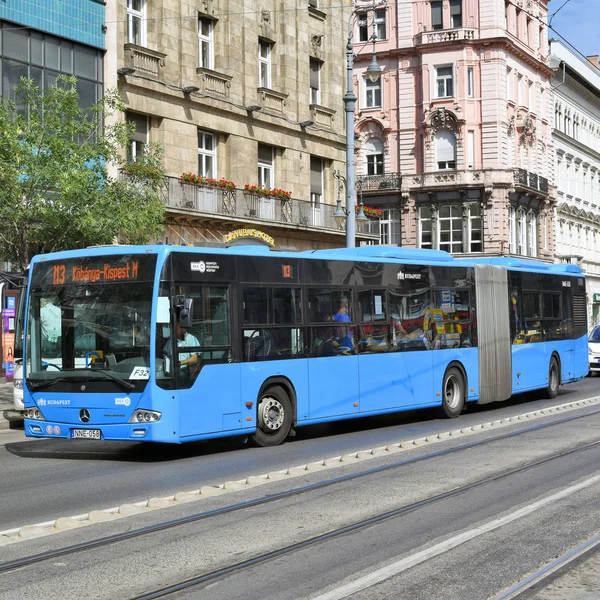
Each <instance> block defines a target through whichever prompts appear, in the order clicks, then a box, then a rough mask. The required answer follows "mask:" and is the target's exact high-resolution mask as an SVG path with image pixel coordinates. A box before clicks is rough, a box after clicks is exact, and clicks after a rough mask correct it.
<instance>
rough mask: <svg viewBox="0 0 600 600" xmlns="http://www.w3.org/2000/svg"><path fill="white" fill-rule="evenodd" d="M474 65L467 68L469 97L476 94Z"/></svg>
mask: <svg viewBox="0 0 600 600" xmlns="http://www.w3.org/2000/svg"><path fill="white" fill-rule="evenodd" d="M473 78H474V73H473V67H469V68H468V69H467V97H469V98H472V97H473V96H474V95H475V81H474V79H473Z"/></svg>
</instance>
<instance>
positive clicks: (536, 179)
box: [513, 169, 548, 194]
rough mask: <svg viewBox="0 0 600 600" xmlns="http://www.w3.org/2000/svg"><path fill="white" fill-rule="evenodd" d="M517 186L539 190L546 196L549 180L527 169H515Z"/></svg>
mask: <svg viewBox="0 0 600 600" xmlns="http://www.w3.org/2000/svg"><path fill="white" fill-rule="evenodd" d="M513 176H514V182H515V185H521V186H523V187H527V188H530V189H532V190H538V191H540V192H542V193H544V194H547V193H548V180H547V179H546V178H545V177H542V176H541V175H538V174H537V173H532V172H531V171H526V170H525V169H513Z"/></svg>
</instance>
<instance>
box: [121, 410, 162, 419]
mask: <svg viewBox="0 0 600 600" xmlns="http://www.w3.org/2000/svg"><path fill="white" fill-rule="evenodd" d="M160 417H161V413H159V412H157V411H155V410H144V409H142V408H140V409H138V410H136V411H135V412H134V413H133V415H131V419H129V422H130V423H142V422H143V423H154V422H156V421H159V420H160Z"/></svg>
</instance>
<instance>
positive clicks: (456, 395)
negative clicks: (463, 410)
mask: <svg viewBox="0 0 600 600" xmlns="http://www.w3.org/2000/svg"><path fill="white" fill-rule="evenodd" d="M444 395H445V397H446V404H447V405H448V407H449V408H456V407H457V406H458V403H459V402H460V385H459V383H458V381H457V380H456V378H455V377H448V380H447V381H446V389H445V390H444Z"/></svg>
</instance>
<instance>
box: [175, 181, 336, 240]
mask: <svg viewBox="0 0 600 600" xmlns="http://www.w3.org/2000/svg"><path fill="white" fill-rule="evenodd" d="M166 180H167V181H166V186H167V190H168V191H167V194H166V196H165V204H166V206H167V208H169V209H174V210H177V211H182V212H185V213H186V214H188V215H197V216H198V217H203V216H205V217H213V218H214V217H215V216H216V215H219V216H221V217H222V218H232V219H233V220H240V221H248V220H250V221H264V222H268V223H269V224H271V225H283V226H290V227H294V226H297V227H316V228H319V229H329V230H333V231H336V232H339V231H340V227H338V225H337V223H336V222H335V219H334V218H333V212H334V210H335V206H332V205H330V204H320V205H313V204H311V203H310V202H307V201H305V200H298V199H296V198H290V199H280V198H267V197H265V196H260V195H257V194H248V193H246V192H244V191H243V190H238V189H234V190H228V189H225V188H213V187H206V186H199V185H194V184H190V183H186V182H181V181H180V180H179V179H177V178H176V177H167V178H166ZM342 231H343V228H342Z"/></svg>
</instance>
